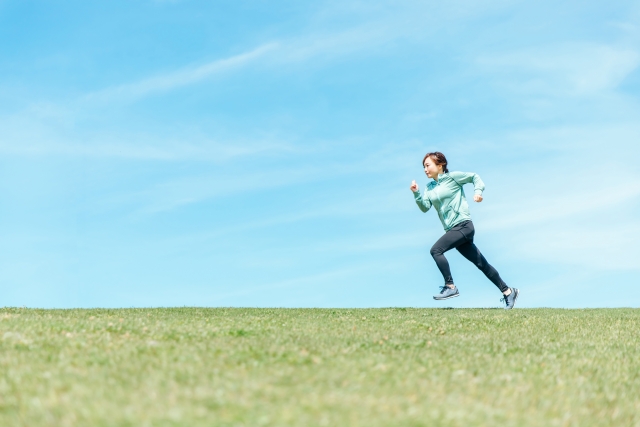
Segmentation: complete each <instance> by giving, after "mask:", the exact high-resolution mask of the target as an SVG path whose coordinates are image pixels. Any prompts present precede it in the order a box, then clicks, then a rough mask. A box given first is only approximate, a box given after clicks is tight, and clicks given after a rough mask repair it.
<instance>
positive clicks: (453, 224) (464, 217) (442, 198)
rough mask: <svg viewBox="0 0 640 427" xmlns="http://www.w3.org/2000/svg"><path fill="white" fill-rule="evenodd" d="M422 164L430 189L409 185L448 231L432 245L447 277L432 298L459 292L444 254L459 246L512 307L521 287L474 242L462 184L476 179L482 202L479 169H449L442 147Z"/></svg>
mask: <svg viewBox="0 0 640 427" xmlns="http://www.w3.org/2000/svg"><path fill="white" fill-rule="evenodd" d="M422 165H423V166H424V172H425V173H426V174H427V177H429V178H431V179H433V181H431V182H430V183H429V184H428V185H427V189H426V190H425V191H424V194H422V195H421V194H420V191H419V189H418V184H416V181H415V180H414V181H412V182H411V187H410V188H411V191H413V197H415V199H416V203H417V204H418V207H419V208H420V210H421V211H422V212H427V211H428V210H429V209H430V208H431V207H432V206H433V207H435V208H436V211H437V212H438V217H440V222H442V225H443V227H444V231H445V234H444V236H442V237H441V238H440V239H438V241H437V242H436V243H435V245H433V247H432V248H431V256H432V257H433V259H434V260H435V262H436V265H437V266H438V269H439V270H440V272H441V273H442V276H443V277H444V286H442V287H441V288H440V293H438V294H437V295H435V296H434V297H433V299H435V300H445V299H449V298H454V297H457V296H459V295H460V293H459V292H458V288H456V285H454V283H453V277H451V270H450V269H449V262H448V261H447V258H445V256H444V253H445V252H447V251H448V250H451V249H453V248H456V250H457V251H458V252H460V253H461V254H462V256H463V257H465V258H466V259H468V260H469V261H471V262H472V263H473V264H474V265H475V266H476V267H478V269H480V271H482V272H483V273H484V275H485V276H487V278H488V279H489V280H491V282H493V284H494V285H496V286H497V287H498V289H500V291H501V292H502V294H503V295H504V298H502V299H501V300H500V301H503V302H504V303H505V309H507V310H509V309H512V308H513V306H514V305H515V303H516V300H517V299H518V294H519V291H518V289H516V288H510V287H508V286H507V285H506V284H505V283H504V282H503V281H502V279H501V278H500V275H499V274H498V272H497V271H496V269H495V268H493V267H492V266H491V265H489V263H488V262H487V260H486V259H485V257H484V256H483V255H482V254H481V253H480V250H478V248H477V247H476V245H475V244H474V243H473V235H474V234H475V229H474V228H473V223H472V222H471V214H470V213H469V205H468V204H467V199H466V196H465V194H464V190H463V189H462V186H463V185H464V184H469V183H471V182H473V188H474V190H475V191H474V193H475V194H474V196H473V200H474V201H475V202H478V203H480V202H481V201H482V192H483V191H484V183H483V182H482V180H481V179H480V177H479V176H478V174H476V173H471V172H449V169H448V168H447V158H446V157H445V156H444V154H442V153H440V152H439V151H435V152H433V153H427V155H425V156H424V159H423V160H422Z"/></svg>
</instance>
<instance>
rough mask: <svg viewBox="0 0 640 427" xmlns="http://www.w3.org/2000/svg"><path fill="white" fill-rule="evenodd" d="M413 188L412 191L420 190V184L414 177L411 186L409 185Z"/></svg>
mask: <svg viewBox="0 0 640 427" xmlns="http://www.w3.org/2000/svg"><path fill="white" fill-rule="evenodd" d="M409 188H410V189H411V191H413V192H414V193H417V192H418V184H417V183H416V180H415V179H414V180H413V181H411V187H409Z"/></svg>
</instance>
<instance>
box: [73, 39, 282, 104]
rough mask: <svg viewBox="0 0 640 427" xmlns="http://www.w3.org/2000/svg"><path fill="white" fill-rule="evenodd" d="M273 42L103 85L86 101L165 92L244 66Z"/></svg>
mask: <svg viewBox="0 0 640 427" xmlns="http://www.w3.org/2000/svg"><path fill="white" fill-rule="evenodd" d="M277 47H278V44H277V43H268V44H264V45H262V46H258V47H256V48H255V49H252V50H250V51H248V52H244V53H241V54H239V55H235V56H231V57H229V58H223V59H218V60H215V61H212V62H209V63H207V64H204V65H200V66H195V67H194V66H189V67H185V68H182V69H179V70H176V71H172V72H170V73H166V74H159V75H156V76H152V77H148V78H146V79H143V80H140V81H137V82H133V83H127V84H122V85H119V86H115V87H111V88H107V89H103V90H100V91H97V92H93V93H89V94H87V95H86V97H85V98H86V100H87V101H94V102H95V101H111V100H114V99H120V100H122V99H126V100H131V99H136V98H140V97H143V96H147V95H150V94H154V93H158V92H166V91H169V90H172V89H177V88H180V87H183V86H187V85H192V84H195V83H199V82H201V81H202V80H205V79H207V78H209V77H211V76H213V75H215V74H218V73H222V72H225V71H229V70H232V69H237V68H239V67H242V66H246V65H248V64H250V63H252V62H254V61H255V60H257V59H258V58H260V57H262V56H264V55H266V54H267V53H268V52H270V51H273V50H275V49H276V48H277Z"/></svg>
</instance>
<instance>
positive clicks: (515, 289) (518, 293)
mask: <svg viewBox="0 0 640 427" xmlns="http://www.w3.org/2000/svg"><path fill="white" fill-rule="evenodd" d="M511 289H513V292H515V293H516V296H515V297H513V305H512V306H511V308H508V309H507V310H513V307H515V306H516V301H518V295H520V291H519V290H518V289H517V288H511Z"/></svg>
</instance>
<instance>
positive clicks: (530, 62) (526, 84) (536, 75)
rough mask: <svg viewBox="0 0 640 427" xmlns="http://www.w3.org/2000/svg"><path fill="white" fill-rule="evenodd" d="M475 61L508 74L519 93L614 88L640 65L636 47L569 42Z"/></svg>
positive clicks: (578, 93) (500, 75)
mask: <svg viewBox="0 0 640 427" xmlns="http://www.w3.org/2000/svg"><path fill="white" fill-rule="evenodd" d="M477 64H478V65H479V66H480V67H482V68H484V69H485V70H486V71H488V72H491V73H493V74H495V75H496V77H497V79H498V81H501V80H503V76H504V75H505V74H508V75H510V79H509V82H510V84H511V85H512V86H511V87H512V88H513V89H515V90H518V91H520V92H529V93H545V94H555V95H576V96H583V95H593V94H598V93H601V92H604V91H611V90H614V89H615V88H616V87H617V86H618V85H619V84H620V83H621V82H622V81H623V80H624V78H625V77H626V76H628V75H629V74H630V73H631V72H633V71H634V70H635V69H636V68H637V67H638V65H640V53H639V52H638V50H637V49H631V48H625V47H618V46H614V45H605V44H591V43H571V44H563V45H553V46H541V47H536V48H530V49H523V50H519V51H517V52H509V53H502V54H493V55H483V56H480V57H479V58H478V59H477Z"/></svg>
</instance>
